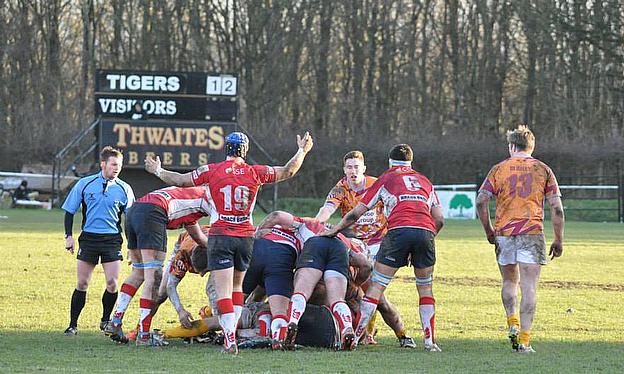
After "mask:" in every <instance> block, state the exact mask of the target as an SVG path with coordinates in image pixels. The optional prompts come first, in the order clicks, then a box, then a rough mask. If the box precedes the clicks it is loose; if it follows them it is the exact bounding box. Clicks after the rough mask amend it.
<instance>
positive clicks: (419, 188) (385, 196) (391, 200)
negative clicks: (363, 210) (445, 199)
mask: <svg viewBox="0 0 624 374" xmlns="http://www.w3.org/2000/svg"><path fill="white" fill-rule="evenodd" d="M380 200H381V201H382V202H383V205H384V215H385V216H386V217H388V230H392V229H396V228H400V227H413V228H420V229H425V230H429V231H431V232H433V233H436V231H437V230H436V226H435V222H434V221H433V218H432V217H431V208H433V207H436V206H439V205H440V201H439V200H438V196H437V195H436V193H435V191H434V190H433V185H432V184H431V182H430V181H429V179H427V177H425V176H424V175H422V174H420V173H418V172H416V171H415V170H414V169H412V168H411V167H410V166H394V167H391V168H390V169H389V170H387V171H386V172H385V173H383V174H382V175H381V176H380V177H379V179H377V181H376V182H375V184H373V186H372V187H371V188H370V189H369V190H368V191H367V192H366V195H364V197H363V198H362V200H360V202H361V203H362V204H364V205H366V206H367V207H368V209H372V207H374V206H375V204H377V202H378V201H380Z"/></svg>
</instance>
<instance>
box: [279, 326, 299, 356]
mask: <svg viewBox="0 0 624 374" xmlns="http://www.w3.org/2000/svg"><path fill="white" fill-rule="evenodd" d="M297 331H299V326H297V324H296V323H294V322H291V323H289V324H288V331H287V332H286V337H285V338H284V341H283V343H282V345H283V346H284V348H285V349H289V350H293V349H295V340H297Z"/></svg>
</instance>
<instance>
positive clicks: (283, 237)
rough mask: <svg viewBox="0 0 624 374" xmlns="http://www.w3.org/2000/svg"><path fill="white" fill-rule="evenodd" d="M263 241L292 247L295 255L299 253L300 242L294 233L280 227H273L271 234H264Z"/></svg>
mask: <svg viewBox="0 0 624 374" xmlns="http://www.w3.org/2000/svg"><path fill="white" fill-rule="evenodd" d="M264 239H267V240H270V241H272V242H275V243H280V244H286V245H287V246H289V247H292V248H293V249H294V250H295V251H296V252H297V254H299V252H300V251H301V241H300V240H299V238H298V237H297V236H296V235H295V232H294V231H293V230H291V229H288V228H285V227H282V226H274V227H273V228H271V232H269V233H268V234H266V235H265V236H264Z"/></svg>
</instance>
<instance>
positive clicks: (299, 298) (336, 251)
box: [255, 211, 368, 350]
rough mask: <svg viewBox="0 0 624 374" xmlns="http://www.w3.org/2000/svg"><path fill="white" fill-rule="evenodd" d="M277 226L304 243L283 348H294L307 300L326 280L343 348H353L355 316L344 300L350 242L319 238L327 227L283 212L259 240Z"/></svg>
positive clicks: (266, 224)
mask: <svg viewBox="0 0 624 374" xmlns="http://www.w3.org/2000/svg"><path fill="white" fill-rule="evenodd" d="M275 225H280V226H281V227H290V228H294V229H295V235H296V236H298V237H299V238H300V241H301V242H302V243H303V249H302V251H301V255H300V256H299V258H298V259H297V264H296V268H297V270H296V272H295V277H294V293H293V295H292V296H291V298H290V306H289V312H288V325H287V332H286V334H285V336H284V334H281V340H280V343H281V345H282V346H283V347H284V348H292V347H294V344H295V339H296V336H297V331H298V322H299V320H300V319H301V316H302V315H303V314H304V312H305V310H306V304H307V301H308V300H309V299H310V297H311V296H312V294H313V292H314V289H315V287H316V285H317V283H318V282H319V281H320V280H321V279H323V281H324V284H325V289H326V301H327V303H328V304H329V305H330V308H331V311H332V314H333V315H334V317H335V318H336V321H337V322H338V324H339V326H340V336H341V339H340V342H341V344H340V349H346V350H351V349H353V348H354V347H355V344H356V343H355V335H354V332H353V326H352V315H351V311H350V309H349V307H348V305H347V304H346V303H345V300H344V298H345V294H346V291H347V284H348V278H349V246H351V243H350V241H349V239H347V238H346V237H345V236H344V235H339V238H323V237H317V236H316V234H318V233H320V232H322V231H324V230H325V229H326V226H325V225H324V224H322V223H320V222H318V221H317V220H309V219H301V218H299V217H295V216H293V215H292V214H290V213H287V212H281V211H276V212H272V213H271V214H269V215H268V216H267V217H266V218H265V219H264V220H263V221H262V223H260V225H258V228H257V230H256V235H255V236H256V238H258V237H261V236H263V235H264V234H266V233H267V232H268V230H270V229H271V228H272V227H274V226H275ZM362 257H363V256H362ZM365 263H366V262H365ZM362 278H363V279H362V280H361V282H363V281H364V280H366V279H367V278H368V274H363V275H362Z"/></svg>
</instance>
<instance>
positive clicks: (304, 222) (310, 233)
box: [293, 216, 357, 251]
mask: <svg viewBox="0 0 624 374" xmlns="http://www.w3.org/2000/svg"><path fill="white" fill-rule="evenodd" d="M294 218H295V223H294V224H293V226H294V228H295V230H294V233H295V236H296V237H297V239H299V241H300V243H301V246H302V247H303V244H305V242H306V241H307V240H308V239H310V238H312V237H314V236H317V235H318V234H320V233H322V232H323V231H325V230H327V226H325V224H324V223H322V222H319V221H318V220H316V219H313V218H301V217H297V216H294ZM336 237H337V238H338V239H340V240H341V241H342V242H343V243H344V244H345V245H346V246H347V248H349V249H354V246H355V245H354V244H353V243H352V242H351V240H349V238H347V237H346V236H344V235H343V234H340V233H338V235H336ZM355 250H356V251H357V248H355Z"/></svg>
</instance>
